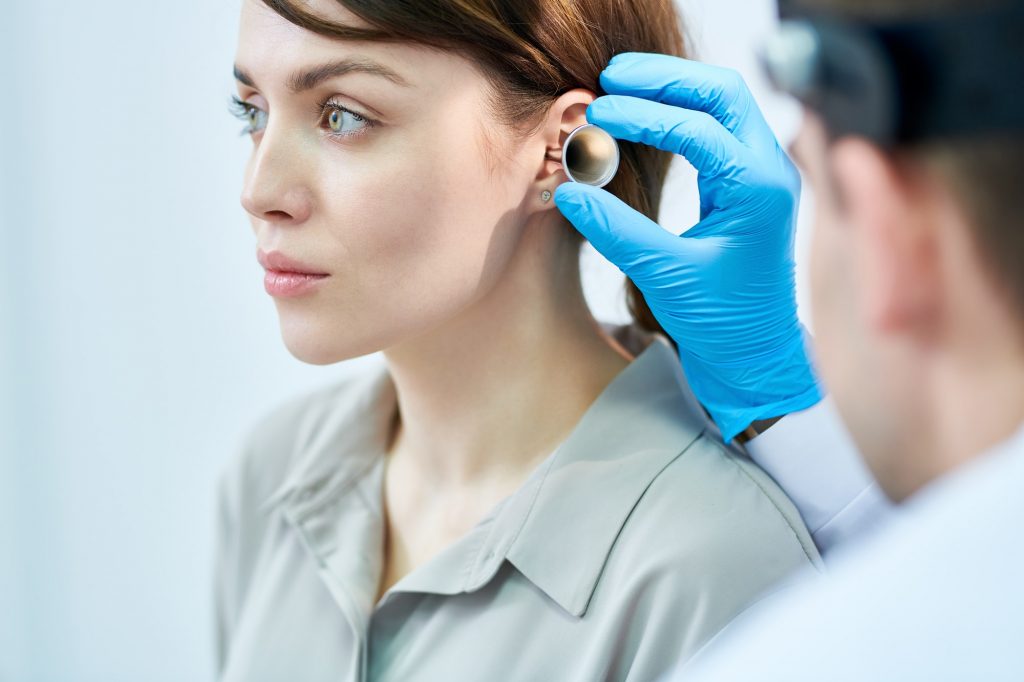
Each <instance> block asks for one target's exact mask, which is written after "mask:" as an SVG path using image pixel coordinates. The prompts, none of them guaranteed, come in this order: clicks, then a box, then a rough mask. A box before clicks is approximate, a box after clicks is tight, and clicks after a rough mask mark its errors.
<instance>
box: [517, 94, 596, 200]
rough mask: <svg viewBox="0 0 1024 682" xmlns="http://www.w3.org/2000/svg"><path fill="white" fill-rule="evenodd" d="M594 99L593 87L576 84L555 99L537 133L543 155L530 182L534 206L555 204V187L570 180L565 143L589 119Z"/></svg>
mask: <svg viewBox="0 0 1024 682" xmlns="http://www.w3.org/2000/svg"><path fill="white" fill-rule="evenodd" d="M595 99H597V95H596V94H595V93H594V92H593V91H591V90H587V89H586V88H573V89H572V90H569V91H567V92H564V93H562V94H561V95H559V96H558V97H557V98H556V99H555V101H554V102H552V104H551V108H550V109H548V113H547V115H546V116H545V118H544V122H543V123H542V125H541V128H540V130H539V132H538V133H537V134H538V136H539V141H540V145H539V146H540V147H542V149H543V156H542V157H541V158H540V159H539V165H538V169H537V175H536V176H535V177H534V182H533V185H532V186H531V194H532V195H533V200H532V201H531V202H530V203H531V205H532V206H535V207H536V208H538V209H546V208H549V207H550V208H554V202H553V201H551V196H552V195H554V193H555V188H556V187H558V186H559V185H560V184H562V183H563V182H567V181H568V180H569V178H568V177H567V176H566V175H565V171H563V170H562V145H563V144H564V143H565V138H567V137H568V136H569V133H571V132H572V131H573V130H574V129H576V128H578V127H579V126H581V125H583V124H584V123H586V122H587V106H588V105H589V104H590V103H591V102H593V101H594V100H595ZM545 197H546V198H545Z"/></svg>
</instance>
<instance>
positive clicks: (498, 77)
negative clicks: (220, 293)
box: [235, 0, 683, 364]
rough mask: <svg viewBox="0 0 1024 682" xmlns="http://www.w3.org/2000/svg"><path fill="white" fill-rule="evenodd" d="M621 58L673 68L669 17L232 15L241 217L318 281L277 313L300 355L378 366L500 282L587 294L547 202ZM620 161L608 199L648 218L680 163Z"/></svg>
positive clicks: (260, 1)
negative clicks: (242, 160) (608, 72)
mask: <svg viewBox="0 0 1024 682" xmlns="http://www.w3.org/2000/svg"><path fill="white" fill-rule="evenodd" d="M629 50H645V51H660V52H668V53H674V54H682V51H683V46H682V38H681V36H680V32H679V27H678V22H677V19H676V16H675V13H674V9H673V6H672V3H671V0H635V1H632V2H621V1H612V0H581V1H580V2H574V3H571V4H563V3H550V2H545V1H544V0H534V1H533V2H512V1H508V2H491V3H479V2H473V1H471V0H417V1H416V2H392V1H388V0H307V1H289V0H243V8H242V14H241V22H240V32H239V39H238V48H237V53H236V57H235V75H236V80H237V86H238V95H237V100H236V102H235V107H236V109H237V112H236V113H237V114H238V115H239V117H240V118H242V119H243V120H244V121H245V123H246V127H247V128H248V130H249V131H250V134H251V138H252V153H251V156H250V157H249V160H248V163H247V165H246V169H245V176H244V183H243V188H242V193H241V202H242V204H243V206H244V207H245V209H246V211H247V212H248V214H249V217H250V222H251V224H252V228H253V231H254V233H255V236H256V246H257V247H258V249H259V250H262V251H278V252H281V253H283V254H284V255H285V256H287V257H291V258H292V259H294V260H296V261H299V262H301V263H302V264H304V265H306V266H309V268H311V270H313V271H316V272H321V273H327V274H328V275H329V276H328V277H325V278H322V279H320V280H318V281H317V282H316V283H315V285H314V286H313V287H312V288H310V289H308V290H307V291H306V292H305V293H303V294H302V295H297V296H290V297H289V296H275V299H274V300H275V304H276V306H277V309H278V313H279V315H280V319H281V327H282V336H283V338H284V341H285V343H286V345H287V346H288V348H289V350H290V351H291V352H292V354H293V355H295V356H296V357H298V358H299V359H301V360H303V361H306V362H309V363H313V364H328V363H333V362H337V361H340V360H344V359H347V358H351V357H356V356H359V355H364V354H367V353H370V352H374V351H377V350H381V349H386V348H388V347H391V346H392V345H394V344H397V343H399V342H401V341H403V340H405V339H408V338H412V337H415V336H417V335H419V334H421V333H424V332H427V331H429V330H430V329H432V328H435V327H437V326H438V325H442V324H445V323H446V322H450V321H453V320H456V319H457V318H458V317H459V315H460V314H461V313H462V312H464V311H466V310H467V309H469V308H470V307H471V306H474V305H479V304H480V303H481V301H486V300H487V297H488V296H492V295H495V292H496V291H498V290H499V289H500V287H502V286H503V282H505V283H506V284H505V286H506V288H507V287H508V285H507V282H508V280H509V279H510V278H515V277H518V278H519V281H518V282H517V283H516V289H515V291H516V292H517V293H516V295H517V296H519V297H529V296H530V291H531V289H530V288H531V287H533V288H536V287H547V286H556V287H557V286H561V285H563V284H564V285H565V286H571V285H572V284H571V282H568V279H571V278H572V277H573V276H575V277H576V279H577V284H576V286H578V271H576V270H575V269H574V268H575V259H576V257H577V253H578V248H579V243H580V241H581V238H580V236H579V234H578V233H577V232H576V231H575V230H574V229H573V228H572V227H571V226H570V225H569V224H568V222H566V221H565V219H564V218H563V217H562V216H561V214H560V213H559V211H558V210H557V208H556V207H555V205H554V201H553V200H547V201H545V200H544V198H543V196H545V195H544V191H545V190H547V191H549V192H551V193H553V192H554V190H555V188H556V187H557V185H558V184H560V183H561V182H564V181H566V177H565V175H564V173H563V172H562V170H561V167H560V164H559V162H558V159H559V158H560V152H561V144H562V142H563V141H564V139H565V137H566V136H567V134H568V133H569V132H570V131H571V130H572V129H573V128H575V127H577V126H579V125H581V124H583V123H585V122H586V108H587V105H588V104H589V103H590V102H591V101H592V100H593V99H594V98H595V97H596V96H597V94H599V92H598V89H599V85H598V76H599V74H600V72H601V70H602V69H603V68H604V66H605V65H606V64H607V61H608V59H610V58H611V56H612V55H613V54H615V53H618V52H622V51H629ZM620 147H621V150H622V159H621V163H620V169H619V172H618V174H617V176H616V178H615V179H614V180H613V181H612V183H611V184H609V185H608V186H607V187H606V189H608V190H609V191H611V192H613V193H615V194H617V195H618V196H620V197H621V198H622V199H623V200H625V201H626V202H627V203H630V204H631V205H633V206H634V207H636V208H637V209H639V210H641V211H642V212H644V213H646V214H648V215H650V216H652V217H654V216H655V215H656V211H657V207H658V203H659V199H660V190H661V185H662V183H663V181H664V177H665V174H666V172H667V168H668V162H669V160H670V157H671V155H670V154H667V153H665V152H660V151H657V150H653V149H650V148H646V147H642V146H641V145H633V144H631V143H626V142H623V143H621V144H620ZM531 271H532V272H534V273H535V274H537V277H536V278H535V281H532V282H531V281H528V279H527V278H526V277H525V276H524V275H525V274H526V273H529V272H531ZM563 280H564V281H563ZM511 293H512V290H509V291H507V292H505V293H504V294H502V295H504V296H506V299H505V300H508V296H509V295H510V294H511ZM633 297H634V298H633V300H632V301H631V303H632V304H633V305H634V306H635V310H636V311H637V312H636V314H637V315H638V316H641V317H643V316H646V317H647V318H649V319H650V320H653V317H650V315H649V311H647V310H646V306H645V305H644V304H643V303H642V299H641V298H640V297H639V296H638V295H636V294H635V292H634V293H633Z"/></svg>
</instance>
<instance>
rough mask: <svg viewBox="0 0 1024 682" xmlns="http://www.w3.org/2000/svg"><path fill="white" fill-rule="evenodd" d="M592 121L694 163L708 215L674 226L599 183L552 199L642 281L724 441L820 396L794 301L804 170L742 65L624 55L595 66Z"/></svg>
mask: <svg viewBox="0 0 1024 682" xmlns="http://www.w3.org/2000/svg"><path fill="white" fill-rule="evenodd" d="M600 81H601V87H602V88H604V90H605V92H607V93H608V94H607V95H605V96H602V97H598V98H597V99H595V100H594V101H593V102H592V103H591V104H590V106H589V107H587V120H588V121H589V122H591V123H596V124H597V125H599V126H600V127H602V128H604V129H605V130H607V131H608V132H609V133H611V134H612V135H613V136H615V137H617V138H620V139H623V140H630V141H634V142H642V143H644V144H648V145H652V146H655V147H658V148H659V149H664V150H667V151H671V152H674V153H676V154H681V155H682V156H684V157H685V158H686V159H687V160H688V161H689V162H690V163H691V164H693V166H694V167H695V168H696V169H697V171H698V188H699V190H700V216H701V220H700V222H699V223H697V224H696V225H695V226H693V227H691V228H690V229H689V230H687V231H685V232H683V234H681V235H679V236H675V235H674V234H672V233H670V232H667V231H666V230H664V229H662V228H661V227H660V226H658V225H657V224H656V223H654V222H652V221H651V220H649V219H648V218H646V217H645V216H643V215H641V214H640V213H638V212H637V211H635V210H633V209H632V208H630V207H629V206H627V205H626V204H625V203H623V202H622V201H620V200H619V199H618V198H617V197H615V196H613V195H612V194H610V193H608V192H606V191H605V190H603V189H598V188H596V187H592V186H590V185H585V184H581V183H575V182H566V183H563V184H561V185H559V186H558V187H557V188H556V190H555V194H554V197H555V204H556V205H557V206H558V208H559V210H561V212H562V213H563V214H564V215H565V217H566V218H568V219H569V221H570V222H571V223H572V224H573V225H574V226H575V227H576V229H578V230H579V231H580V232H581V233H583V235H584V236H585V237H586V238H587V239H588V240H589V241H590V243H591V244H593V246H594V247H595V248H596V249H597V250H598V251H599V252H600V253H601V254H603V255H604V256H605V257H606V258H607V259H608V260H610V261H611V262H612V263H614V264H615V265H617V266H618V267H619V269H620V270H622V272H623V273H625V274H626V276H627V277H629V278H630V279H632V280H633V282H635V283H636V285H637V287H639V288H640V290H641V291H642V292H643V294H644V298H646V300H647V303H648V305H649V306H650V308H651V311H652V312H653V313H654V316H655V318H656V319H657V320H658V322H660V323H661V326H662V327H664V328H665V330H666V331H667V332H668V333H669V334H670V335H671V336H672V337H673V339H675V341H676V343H677V344H678V346H679V359H680V361H681V363H682V366H683V370H684V372H685V374H686V376H687V379H688V380H689V382H690V385H691V388H692V389H693V392H694V394H695V395H696V396H697V398H698V399H699V400H700V401H701V403H702V404H703V405H704V406H705V407H706V408H707V410H708V412H709V413H710V414H711V416H712V418H714V420H715V423H716V424H718V426H719V428H720V430H721V431H722V437H723V438H724V439H725V440H726V441H729V440H731V439H732V438H733V437H734V436H736V435H737V434H738V433H739V432H740V431H743V430H744V429H745V428H746V427H747V426H748V425H749V424H750V423H751V422H753V421H755V420H759V419H767V418H770V417H778V416H781V415H783V414H787V413H789V412H793V411H796V410H800V409H804V408H807V407H810V406H811V405H814V404H815V403H816V402H818V401H819V400H820V399H821V397H822V392H821V390H820V388H819V386H818V383H817V381H816V379H815V376H814V372H813V370H812V365H811V361H810V359H809V355H808V351H807V342H806V340H805V335H806V331H805V330H804V328H803V326H802V325H801V324H800V321H799V319H798V318H797V312H796V286H795V281H794V263H793V242H794V232H795V225H796V212H797V204H798V203H799V197H800V176H799V174H798V173H797V170H796V168H795V167H794V166H793V164H792V162H791V161H790V160H789V157H788V156H786V154H785V152H784V151H783V150H782V149H781V148H780V147H779V144H778V141H777V140H776V139H775V136H774V134H773V133H772V131H771V129H770V128H769V127H768V124H767V123H766V122H765V120H764V117H763V116H762V115H761V111H760V110H759V109H758V107H757V104H756V103H755V102H754V99H753V97H752V96H751V94H750V91H749V90H748V89H747V87H746V84H745V83H744V82H743V79H742V78H741V77H740V76H739V74H738V73H737V72H735V71H732V70H730V69H723V68H719V67H714V66H710V65H707V64H701V63H699V62H694V61H691V60H687V59H681V58H678V57H673V56H668V55H659V54H646V53H638V52H626V53H622V54H619V55H616V56H615V57H613V58H612V59H611V61H610V62H609V63H608V66H607V68H605V70H604V71H603V72H602V73H601V76H600Z"/></svg>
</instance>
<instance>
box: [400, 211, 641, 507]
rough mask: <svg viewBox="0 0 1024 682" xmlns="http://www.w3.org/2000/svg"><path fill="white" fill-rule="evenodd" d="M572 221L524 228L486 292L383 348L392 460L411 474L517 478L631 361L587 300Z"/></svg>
mask: <svg viewBox="0 0 1024 682" xmlns="http://www.w3.org/2000/svg"><path fill="white" fill-rule="evenodd" d="M571 229H572V228H571V227H569V226H565V225H564V224H561V223H558V222H556V221H554V220H551V219H550V217H549V218H548V219H547V220H546V221H544V222H542V221H540V220H538V221H536V222H535V223H533V224H530V225H528V226H527V228H526V231H525V233H524V236H523V241H524V243H522V244H520V248H519V249H518V250H517V252H516V255H515V256H514V257H513V260H512V261H511V262H510V263H509V264H508V266H507V270H506V271H505V272H504V273H503V274H502V276H501V279H500V280H499V282H498V283H497V284H496V285H495V286H494V288H492V289H491V290H490V291H489V292H488V293H487V294H486V295H485V296H483V297H482V298H481V299H480V300H478V301H476V302H475V303H473V304H471V305H470V306H469V307H468V308H467V309H465V310H464V311H462V313H460V315H459V316H458V317H457V318H455V319H453V320H450V321H448V322H446V323H445V324H444V325H442V326H440V327H437V328H435V329H432V330H430V331H428V332H426V333H424V334H421V335H419V336H417V337H414V338H410V339H407V340H405V341H403V342H402V343H401V344H399V345H397V346H393V347H391V348H389V349H387V350H385V351H384V355H385V357H386V359H387V362H388V365H389V370H390V372H391V375H392V378H393V380H394V382H395V387H396V390H397V395H398V410H399V427H398V429H397V431H396V434H395V440H394V442H393V443H392V446H391V454H392V458H393V460H394V462H393V463H392V464H394V463H397V461H398V460H399V459H402V460H403V461H402V463H401V465H402V469H403V470H404V471H405V472H406V474H408V475H411V476H413V477H414V480H419V481H420V482H421V483H422V484H424V485H429V486H430V487H432V488H438V487H439V488H442V489H459V488H464V487H465V486H467V485H468V486H474V487H479V486H483V487H488V488H490V487H496V488H499V489H501V488H506V487H508V485H504V484H503V482H512V483H511V484H512V485H517V484H518V481H519V480H521V478H522V477H523V476H525V475H526V474H527V473H528V472H529V471H531V470H532V469H533V468H534V467H535V466H536V464H537V463H538V462H539V461H541V460H543V459H544V457H546V456H547V455H548V454H550V452H551V450H552V449H553V448H554V447H556V446H557V444H558V443H560V442H561V441H562V440H563V439H564V438H565V437H566V436H567V435H568V434H569V432H570V431H571V430H572V428H573V426H574V425H575V424H576V422H577V421H578V420H579V418H580V417H581V416H582V415H583V413H584V412H585V411H586V410H587V408H588V407H589V406H590V404H591V403H592V402H593V401H594V399H596V398H597V396H598V394H600V392H601V391H602V390H603V389H604V388H605V386H607V385H608V383H609V382H610V381H611V380H612V379H613V378H614V377H615V376H616V375H617V374H618V373H619V372H620V371H621V370H622V369H623V368H624V367H625V366H626V365H627V364H629V361H630V360H631V359H632V356H630V355H629V354H628V353H627V352H626V351H625V350H623V349H621V347H619V346H618V345H617V344H615V342H614V341H611V340H610V339H609V338H608V337H607V336H606V335H604V334H603V332H602V331H601V329H600V326H599V325H598V323H597V322H596V321H595V320H594V318H593V317H592V315H591V314H590V311H589V309H588V308H587V305H586V301H585V299H584V296H583V291H582V287H581V285H580V275H579V258H578V246H577V245H575V244H573V243H572V242H571V240H570V239H568V238H567V236H568V235H567V234H566V232H565V230H571Z"/></svg>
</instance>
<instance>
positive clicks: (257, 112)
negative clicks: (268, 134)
mask: <svg viewBox="0 0 1024 682" xmlns="http://www.w3.org/2000/svg"><path fill="white" fill-rule="evenodd" d="M229 108H230V110H231V113H232V114H234V115H235V117H236V118H238V119H239V120H241V121H245V123H246V124H247V125H246V126H245V127H244V128H242V130H241V134H242V135H246V134H248V135H252V134H253V133H256V132H259V131H260V129H261V126H262V125H263V124H264V123H265V122H266V116H267V112H265V111H263V110H262V109H260V108H259V107H255V106H253V105H251V104H249V103H248V102H244V101H242V100H240V99H238V98H237V97H234V96H232V97H231V102H230V103H229ZM261 122H262V123H261Z"/></svg>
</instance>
